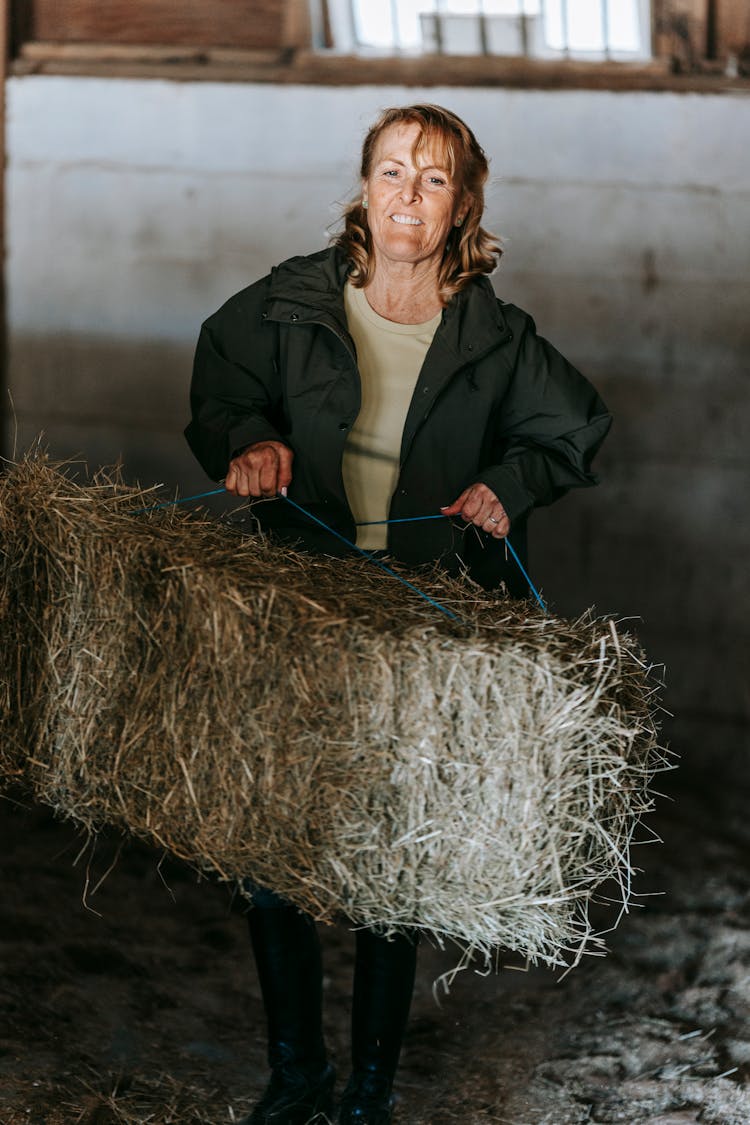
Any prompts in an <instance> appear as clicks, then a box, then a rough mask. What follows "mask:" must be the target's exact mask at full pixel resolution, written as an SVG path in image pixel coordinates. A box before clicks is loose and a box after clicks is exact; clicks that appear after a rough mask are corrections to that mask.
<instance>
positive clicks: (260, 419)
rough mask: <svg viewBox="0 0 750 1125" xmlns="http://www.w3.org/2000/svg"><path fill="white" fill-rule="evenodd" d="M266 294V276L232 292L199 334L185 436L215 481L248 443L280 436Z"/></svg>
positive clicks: (279, 397)
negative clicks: (265, 318)
mask: <svg viewBox="0 0 750 1125" xmlns="http://www.w3.org/2000/svg"><path fill="white" fill-rule="evenodd" d="M265 293H266V284H265V280H264V281H263V282H258V283H257V284H256V285H252V286H250V287H249V288H248V289H244V290H243V291H242V292H241V293H238V294H236V296H234V297H231V298H230V299H229V301H227V303H226V304H225V305H223V306H222V308H220V309H219V311H218V312H217V313H214V315H213V316H211V317H209V319H208V320H207V321H205V323H204V324H203V326H202V328H201V331H200V336H199V338H198V344H197V347H196V351H195V361H194V364H193V378H192V383H191V387H190V407H191V414H192V418H191V421H190V423H189V425H188V426H187V428H186V430H185V437H186V438H187V441H188V444H189V446H190V448H191V450H192V451H193V453H194V454H195V456H196V458H197V459H198V461H199V462H200V464H201V465H202V466H203V468H204V469H205V471H206V472H207V473H208V475H209V476H210V477H212V478H213V479H214V480H221V479H222V478H223V477H224V476H225V475H226V471H227V468H228V465H229V462H230V461H231V459H232V457H234V456H235V455H236V454H237V453H239V452H240V450H242V449H244V448H246V447H247V446H248V445H252V444H253V443H254V442H256V441H284V438H283V437H282V436H281V433H280V426H281V425H282V422H281V417H282V407H281V401H282V392H281V387H280V382H279V379H278V375H277V371H278V366H277V364H276V362H275V359H274V343H275V334H276V329H275V326H274V325H272V324H270V323H266V322H265V321H264V319H263V317H262V307H263V302H264V299H265Z"/></svg>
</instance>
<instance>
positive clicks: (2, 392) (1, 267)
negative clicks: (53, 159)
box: [0, 0, 10, 456]
mask: <svg viewBox="0 0 750 1125" xmlns="http://www.w3.org/2000/svg"><path fill="white" fill-rule="evenodd" d="M9 43H10V0H0V454H1V455H3V456H6V441H7V432H8V417H9V411H8V325H7V303H6V293H5V255H6V245H5V241H6V233H5V232H6V215H5V169H6V165H7V154H6V151H5V148H6V133H5V89H6V79H7V76H8V54H9Z"/></svg>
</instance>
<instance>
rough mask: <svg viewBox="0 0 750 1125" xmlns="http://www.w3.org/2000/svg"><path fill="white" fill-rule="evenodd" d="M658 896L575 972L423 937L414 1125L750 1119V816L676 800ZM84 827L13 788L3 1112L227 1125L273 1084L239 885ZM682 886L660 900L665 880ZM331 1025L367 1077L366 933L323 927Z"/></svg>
mask: <svg viewBox="0 0 750 1125" xmlns="http://www.w3.org/2000/svg"><path fill="white" fill-rule="evenodd" d="M652 826H653V827H654V828H655V829H656V830H657V831H658V832H659V833H660V834H661V835H662V837H663V838H664V840H665V843H664V844H663V845H660V846H653V847H646V848H643V849H642V851H641V852H640V853H639V857H638V859H639V863H640V864H641V865H642V866H643V867H644V868H645V869H646V875H645V876H644V877H642V878H641V879H640V881H639V884H638V889H639V891H640V892H641V893H642V894H643V895H644V896H645V897H644V898H642V900H641V901H642V903H643V908H642V909H637V910H635V911H633V912H632V913H631V914H630V915H629V916H628V917H627V918H626V919H625V920H624V921H623V923H622V924H621V926H620V927H619V928H618V930H617V931H616V932H615V933H614V934H613V935H612V936H611V938H610V940H609V945H610V949H611V952H610V953H609V955H608V956H607V957H606V958H604V959H600V958H587V959H586V960H585V962H584V963H583V964H582V965H581V966H580V967H578V968H576V969H575V970H573V971H572V972H571V973H570V974H569V975H567V976H566V977H565V978H564V979H563V980H560V979H559V974H557V975H556V974H554V973H552V972H551V971H550V970H548V969H542V968H540V969H533V970H531V971H529V972H516V971H510V970H504V971H502V972H501V973H500V974H499V975H497V976H495V975H492V976H489V977H485V976H479V975H478V974H477V973H475V972H472V971H471V970H469V971H466V972H463V973H461V974H460V975H459V976H458V978H457V979H456V981H455V982H454V984H453V986H452V989H451V991H450V994H449V995H447V996H445V995H441V996H440V1004H439V1005H438V1003H437V1002H436V1000H435V997H434V994H433V982H434V981H435V979H436V978H437V977H439V976H440V974H441V973H443V972H445V971H446V970H447V969H449V968H450V967H451V966H452V965H453V964H454V963H455V961H456V954H455V952H453V953H451V952H447V953H441V952H440V951H439V950H435V949H432V948H430V947H429V946H426V945H423V947H422V949H421V952H420V969H419V978H418V985H417V993H416V997H415V1002H414V1008H413V1018H412V1021H411V1026H410V1031H409V1035H408V1040H407V1043H406V1046H405V1049H404V1054H403V1062H402V1067H401V1070H400V1074H399V1080H398V1093H399V1103H398V1111H397V1121H398V1122H399V1125H427V1123H430V1125H452V1123H455V1122H465V1123H467V1125H472V1123H477V1125H484V1123H490V1122H502V1123H505V1125H578V1123H583V1122H587V1123H589V1125H598V1123H605V1122H625V1123H627V1125H637V1123H641V1122H643V1123H645V1122H648V1123H649V1125H689V1123H691V1122H705V1123H711V1125H747V1123H748V1122H750V1022H749V1019H748V1017H749V1016H750V871H749V870H748V868H747V865H746V864H745V862H744V861H745V857H746V855H747V846H748V842H749V841H750V829H749V828H748V827H747V825H746V824H745V821H744V819H743V817H742V815H741V813H737V814H736V815H735V814H732V813H731V811H729V810H727V809H723V808H720V809H717V808H716V807H715V805H712V804H711V802H710V801H708V800H707V799H706V798H705V797H704V798H703V801H702V802H701V801H699V800H698V799H697V798H695V797H690V796H686V795H682V796H680V797H679V798H678V799H677V800H675V801H674V803H671V804H668V803H667V802H663V803H662V805H661V809H660V812H659V813H658V815H657V816H656V817H655V818H654V819H653V821H652ZM82 843H83V842H82V840H81V838H80V837H79V836H78V835H77V834H76V832H75V830H74V828H73V827H72V826H71V825H69V824H61V823H59V822H56V821H55V820H54V819H52V817H51V816H50V815H49V814H48V813H47V812H46V811H44V810H41V809H30V808H24V807H23V806H22V805H18V804H16V803H14V802H11V801H8V800H7V799H6V800H2V799H0V895H1V896H2V897H1V901H2V907H1V908H0V909H1V910H2V920H1V922H0V971H1V972H2V978H1V979H2V985H1V986H0V1123H2V1125H27V1123H30V1125H61V1123H63V1122H65V1123H68V1122H70V1123H74V1122H75V1123H79V1125H110V1123H111V1125H114V1123H121V1125H122V1123H126V1122H127V1123H136V1122H138V1123H140V1122H144V1123H145V1122H148V1123H149V1125H167V1123H170V1125H200V1123H206V1122H210V1123H211V1125H223V1123H225V1122H231V1121H236V1120H238V1119H239V1118H240V1117H241V1116H242V1114H243V1113H245V1112H246V1111H247V1110H248V1108H249V1107H250V1105H251V1104H252V1102H253V1100H254V1098H255V1097H256V1096H257V1095H258V1093H259V1091H260V1090H261V1089H262V1087H263V1084H264V1081H265V1064H264V1042H263V1021H262V1015H261V1010H260V1004H259V997H258V988H257V983H256V981H255V977H254V970H253V967H252V962H251V957H250V954H249V948H248V941H247V937H246V928H245V921H244V919H243V917H242V916H241V913H240V912H239V910H238V909H236V908H233V906H232V904H231V902H230V899H229V896H228V893H227V891H226V890H225V889H223V888H221V887H218V886H214V885H212V884H211V883H208V882H205V881H203V882H199V881H198V880H197V879H196V876H195V875H194V874H193V873H192V872H190V871H188V870H187V869H185V868H183V867H181V866H180V865H178V864H176V863H173V862H164V863H162V865H161V867H159V866H158V864H159V858H160V857H159V855H158V854H156V853H154V852H152V851H151V850H149V849H148V848H146V847H144V846H142V845H133V844H130V845H128V846H127V847H125V848H124V849H123V850H122V853H121V854H120V855H119V858H118V861H117V864H116V866H115V868H114V870H112V871H111V872H110V873H109V874H108V875H107V877H106V879H105V880H104V882H103V884H102V885H101V886H100V887H99V888H98V889H97V887H96V884H97V882H98V881H99V880H100V878H101V877H102V876H103V875H104V874H105V873H106V872H107V869H108V868H109V867H110V866H111V864H112V862H113V860H114V859H115V856H116V852H117V842H116V841H114V840H106V841H101V842H100V843H99V844H98V847H97V849H96V852H95V854H94V855H93V858H92V857H91V855H90V853H89V852H86V853H85V854H83V855H81V856H80V857H79V858H78V862H77V863H74V860H75V859H76V856H77V855H78V853H79V852H80V849H81V847H82ZM655 891H662V892H664V893H663V894H661V895H659V896H656V897H651V892H655ZM323 939H324V953H325V959H326V966H327V970H328V973H329V974H330V975H329V976H328V977H327V980H326V997H327V1020H328V1023H327V1035H328V1039H329V1042H330V1046H331V1049H332V1053H333V1055H334V1059H335V1061H336V1062H337V1066H338V1069H339V1073H340V1076H341V1078H342V1080H343V1079H345V1077H346V1061H347V1025H348V1018H349V1011H348V996H349V985H350V977H351V969H352V955H353V950H352V939H351V935H350V934H348V933H347V932H346V930H344V929H339V928H328V929H326V930H324V932H323Z"/></svg>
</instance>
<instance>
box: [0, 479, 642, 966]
mask: <svg viewBox="0 0 750 1125" xmlns="http://www.w3.org/2000/svg"><path fill="white" fill-rule="evenodd" d="M144 502H145V503H148V498H147V499H146V500H145V501H144V499H143V494H141V493H139V492H138V491H137V490H134V489H129V488H126V487H124V486H123V485H121V484H120V483H118V481H117V480H116V479H113V478H110V477H108V476H106V475H105V476H101V475H100V476H98V477H96V478H95V479H94V480H93V481H92V483H90V484H79V483H75V482H74V481H73V480H71V479H69V477H68V476H66V475H65V473H64V472H63V471H61V469H60V467H56V466H54V465H50V464H47V463H46V462H45V461H44V460H43V459H40V458H33V457H29V458H27V459H26V460H25V461H22V462H21V463H19V464H17V465H14V466H11V467H10V468H9V470H8V472H7V473H6V475H5V476H4V478H3V479H2V481H0V534H1V536H2V561H1V563H0V567H1V569H0V590H1V591H2V602H1V606H0V639H1V640H2V649H3V652H4V654H5V658H4V659H5V663H4V666H3V668H2V669H1V670H0V680H1V681H2V690H3V692H4V695H5V701H6V708H5V715H4V720H3V726H2V729H1V730H0V736H1V748H0V781H2V779H3V778H4V779H5V780H6V781H8V780H11V779H19V778H23V779H25V781H26V783H27V784H29V785H31V786H32V788H33V791H34V793H35V794H36V797H37V798H38V799H39V800H40V801H42V802H44V803H46V804H49V805H51V806H52V807H53V808H55V809H56V810H58V812H59V813H61V814H63V815H65V816H68V817H73V818H75V820H77V821H78V822H79V823H80V824H82V825H83V826H85V828H87V829H88V830H90V831H96V830H98V829H99V828H100V827H101V826H103V825H110V826H114V827H117V828H121V829H124V830H127V831H128V832H130V833H133V834H135V835H137V836H141V837H145V838H147V839H150V840H152V841H154V842H156V843H157V844H159V845H161V846H162V847H164V848H165V849H167V850H168V851H170V852H172V853H174V854H175V855H177V856H180V857H183V858H184V859H186V860H188V861H189V862H190V863H193V864H196V865H198V866H200V867H201V868H211V869H213V870H215V871H217V872H219V873H220V875H221V876H222V877H223V878H226V879H230V880H234V879H238V878H241V877H243V876H249V877H250V878H251V879H252V880H253V881H254V882H256V883H258V884H261V885H264V886H270V887H272V888H273V889H275V890H276V891H278V892H280V893H281V894H283V895H285V896H287V897H288V898H289V899H290V900H291V901H293V902H295V903H297V904H298V905H299V906H300V907H303V908H304V909H306V910H308V911H311V912H312V913H313V914H314V915H315V916H316V917H318V918H320V919H325V920H329V919H331V918H332V917H334V916H335V915H338V914H341V913H343V914H345V915H346V916H347V917H348V918H349V919H351V920H352V921H353V922H354V923H356V924H377V925H381V926H384V927H385V928H386V929H392V928H396V927H399V926H404V925H409V926H417V927H420V928H421V929H423V930H425V931H428V932H430V933H432V934H434V935H437V937H438V938H439V939H440V940H445V939H453V940H455V941H457V942H458V943H460V944H461V945H462V946H464V947H468V948H469V949H471V950H481V951H483V952H484V953H487V954H488V953H489V951H490V950H491V949H492V948H493V947H495V946H503V947H505V948H506V949H509V950H514V951H517V952H519V953H520V954H522V955H523V956H525V957H527V958H529V959H530V960H531V961H533V962H536V961H538V960H541V961H544V962H547V963H549V964H563V963H566V962H568V961H569V959H570V957H571V956H577V955H578V954H580V952H581V951H582V950H584V949H589V948H590V949H596V948H597V939H596V937H595V935H594V934H593V933H592V929H591V925H590V922H589V918H588V905H589V902H590V900H591V898H592V895H593V894H594V892H595V891H596V889H597V888H598V887H600V886H601V884H602V883H603V882H605V881H606V880H609V879H611V878H613V877H614V878H615V879H617V880H618V882H619V884H620V887H621V892H622V897H623V901H624V902H625V903H627V898H628V894H629V883H630V875H631V865H630V856H629V846H630V842H631V839H632V836H633V832H634V830H635V827H636V825H637V823H638V822H639V820H640V817H641V816H642V814H643V813H645V812H646V811H648V809H649V808H650V806H651V797H650V795H649V791H648V785H649V781H650V779H651V777H652V774H653V772H654V770H655V769H656V768H657V767H659V766H660V765H663V764H664V759H663V753H662V752H661V751H660V750H659V747H658V744H657V731H656V727H655V723H654V714H655V711H656V710H657V706H656V691H657V685H656V683H655V682H654V680H653V679H652V677H651V676H650V674H649V671H648V669H647V667H646V665H645V663H644V661H643V657H642V654H641V652H640V650H639V648H638V645H637V643H636V641H635V640H634V639H633V638H632V637H630V636H628V635H626V634H623V633H620V632H619V631H618V630H617V628H616V626H615V624H614V622H612V621H609V620H597V619H594V618H593V617H591V616H590V615H588V616H586V617H584V618H582V619H580V620H578V621H575V622H569V621H565V620H561V619H557V618H554V617H545V616H544V615H543V614H541V612H539V611H538V610H535V609H534V607H533V606H531V605H530V604H529V603H525V602H517V601H511V600H509V599H506V598H501V597H498V596H496V595H488V594H486V593H484V592H483V591H482V590H480V589H478V588H477V587H475V586H473V585H472V584H470V583H465V582H456V581H452V580H449V579H448V578H445V577H442V576H440V575H439V573H438V572H436V571H430V572H429V573H427V574H424V575H420V576H419V578H418V579H417V580H416V581H417V582H418V583H419V584H420V585H421V586H422V588H424V589H426V590H427V591H428V592H429V593H430V594H431V595H432V596H434V597H436V598H439V600H440V601H442V602H443V603H444V604H447V605H449V606H451V607H452V608H453V609H454V611H455V612H457V613H458V614H459V615H460V618H461V621H460V622H459V623H454V622H452V621H450V620H449V619H448V618H447V617H445V616H444V615H442V614H440V613H438V612H436V611H435V610H434V609H432V608H431V607H430V606H429V605H427V604H426V603H425V602H423V601H422V600H421V599H419V598H418V597H416V595H414V594H413V593H411V592H410V591H409V590H408V589H406V588H405V587H404V586H403V585H402V584H400V583H398V582H396V581H395V580H394V579H393V578H391V577H389V576H387V575H385V574H384V573H383V572H382V571H380V570H379V569H377V568H376V567H374V566H373V565H372V564H370V563H368V562H366V561H364V560H363V561H361V562H360V561H353V562H352V561H348V560H337V559H332V558H328V557H324V556H308V555H303V554H301V553H298V552H295V551H292V550H288V549H282V548H279V547H274V546H272V545H270V544H269V543H268V542H267V541H266V540H265V539H264V538H262V537H260V536H252V537H249V538H241V537H239V536H238V535H237V533H236V532H232V531H231V530H230V529H228V528H226V527H223V526H221V525H220V524H218V523H217V521H215V520H211V519H209V518H207V517H204V516H201V515H195V514H188V513H185V512H184V511H182V510H180V509H168V510H166V511H157V512H153V513H147V514H133V510H134V509H137V508H139V507H141V506H142V505H143V503H144ZM412 577H413V576H412Z"/></svg>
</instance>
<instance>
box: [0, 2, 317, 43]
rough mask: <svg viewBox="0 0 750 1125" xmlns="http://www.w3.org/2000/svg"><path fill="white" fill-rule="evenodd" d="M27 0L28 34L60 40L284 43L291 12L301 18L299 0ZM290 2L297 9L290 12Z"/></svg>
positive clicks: (295, 19)
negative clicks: (62, 2)
mask: <svg viewBox="0 0 750 1125" xmlns="http://www.w3.org/2000/svg"><path fill="white" fill-rule="evenodd" d="M27 4H28V7H29V8H30V13H31V14H30V26H27V34H28V36H29V37H30V38H32V39H43V40H48V41H54V42H59V43H70V42H76V43H86V42H89V43H122V44H125V43H130V44H149V43H150V44H163V45H168V46H176V47H245V48H253V47H260V48H264V47H283V46H286V45H287V44H286V43H285V42H284V39H285V36H286V34H287V27H288V23H289V21H290V18H291V22H292V24H293V25H295V26H298V25H299V23H300V20H301V16H300V12H301V7H300V5H299V4H298V3H297V0H211V2H210V3H207V2H206V0H66V2H65V3H64V4H61V3H60V0H27ZM18 6H19V7H21V6H23V7H26V6H27V5H26V4H24V5H18ZM290 8H292V9H295V10H296V9H300V10H299V11H296V16H295V15H294V14H293V15H292V17H290V16H289V9H290ZM28 22H29V20H28V19H27V25H28ZM297 33H298V32H297Z"/></svg>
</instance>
